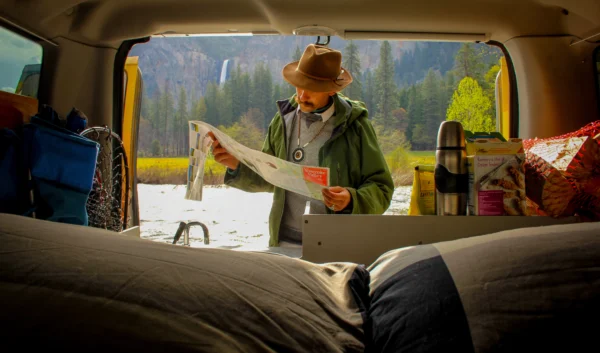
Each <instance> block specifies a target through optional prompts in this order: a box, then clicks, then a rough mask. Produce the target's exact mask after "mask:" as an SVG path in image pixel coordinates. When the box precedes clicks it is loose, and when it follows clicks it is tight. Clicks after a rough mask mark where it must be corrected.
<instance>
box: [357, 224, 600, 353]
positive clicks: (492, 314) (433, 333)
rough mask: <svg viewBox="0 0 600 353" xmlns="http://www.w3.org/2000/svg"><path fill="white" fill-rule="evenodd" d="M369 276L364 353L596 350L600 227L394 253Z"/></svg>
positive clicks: (519, 233) (537, 231)
mask: <svg viewBox="0 0 600 353" xmlns="http://www.w3.org/2000/svg"><path fill="white" fill-rule="evenodd" d="M368 270H369V272H370V275H371V281H370V297H371V302H370V308H369V311H368V319H367V321H366V323H365V333H366V334H367V342H366V345H367V347H366V351H367V352H543V351H564V352H567V351H568V352H575V351H577V352H579V351H581V352H584V351H589V350H590V349H592V348H591V347H596V346H597V343H596V340H597V337H596V336H597V333H596V331H597V327H598V326H597V325H595V324H593V322H595V321H596V320H597V317H598V315H600V223H588V224H581V223H580V224H569V225H556V226H548V227H537V228H523V229H516V230H511V231H505V232H500V233H496V234H491V235H485V236H479V237H472V238H466V239H461V240H456V241H449V242H443V243H437V244H431V245H423V246H417V247H410V248H403V249H398V250H393V251H390V252H388V253H386V254H384V255H382V256H381V257H380V258H379V259H377V260H376V261H375V262H374V263H373V264H372V265H371V266H369V268H368ZM588 347H590V348H588Z"/></svg>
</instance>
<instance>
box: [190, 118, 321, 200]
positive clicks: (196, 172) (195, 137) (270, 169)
mask: <svg viewBox="0 0 600 353" xmlns="http://www.w3.org/2000/svg"><path fill="white" fill-rule="evenodd" d="M189 128H190V153H189V160H190V161H189V166H188V175H187V180H188V183H187V192H186V195H185V198H186V199H187V200H198V201H200V200H202V186H203V179H204V162H205V160H206V157H207V155H208V154H209V153H210V147H211V145H212V143H213V139H212V138H211V137H210V136H209V135H208V133H209V132H210V131H212V133H213V134H214V135H215V137H216V138H217V139H218V140H219V142H220V144H221V146H223V147H224V148H225V149H227V151H228V152H229V153H231V155H233V156H234V157H235V158H237V159H238V160H239V161H240V162H241V163H244V164H245V165H246V166H248V168H250V169H252V170H253V171H254V172H255V173H257V174H259V175H260V176H261V177H262V178H263V179H265V180H266V181H268V182H269V183H271V184H273V185H274V186H277V187H280V188H282V189H286V190H288V191H292V192H295V193H298V194H301V195H304V196H307V197H311V198H314V199H317V200H323V195H322V194H321V190H322V189H323V188H327V187H329V168H321V167H309V166H302V165H299V164H295V163H292V162H288V161H285V160H283V159H280V158H277V157H274V156H271V155H269V154H266V153H263V152H260V151H256V150H253V149H251V148H248V147H246V146H244V145H242V144H240V143H238V142H237V141H235V140H234V139H232V138H231V137H229V136H227V135H226V134H224V133H223V132H221V131H220V130H219V129H217V128H215V127H214V126H212V125H210V124H207V123H205V122H203V121H190V122H189Z"/></svg>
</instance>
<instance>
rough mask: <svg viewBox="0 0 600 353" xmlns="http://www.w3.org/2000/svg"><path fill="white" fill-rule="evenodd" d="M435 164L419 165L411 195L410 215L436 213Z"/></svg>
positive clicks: (416, 169) (416, 168)
mask: <svg viewBox="0 0 600 353" xmlns="http://www.w3.org/2000/svg"><path fill="white" fill-rule="evenodd" d="M434 170H435V166H433V165H418V166H416V167H415V177H414V179H413V188H412V193H411V195H410V206H409V208H408V215H409V216H425V215H435V214H436V212H435V209H436V207H435V178H434Z"/></svg>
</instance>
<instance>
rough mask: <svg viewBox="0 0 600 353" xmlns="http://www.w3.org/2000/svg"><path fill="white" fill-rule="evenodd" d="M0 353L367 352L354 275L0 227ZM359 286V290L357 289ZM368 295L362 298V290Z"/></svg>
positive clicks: (62, 231)
mask: <svg viewBox="0 0 600 353" xmlns="http://www.w3.org/2000/svg"><path fill="white" fill-rule="evenodd" d="M0 244H2V245H1V248H0V322H2V328H1V330H0V350H2V351H5V352H6V351H12V350H7V349H2V348H8V347H11V346H12V347H15V348H18V349H19V351H29V350H32V349H40V351H41V350H42V349H43V351H46V350H47V349H48V348H50V347H54V348H57V349H58V351H60V352H65V351H77V352H100V351H103V352H136V351H143V352H159V351H162V352H167V351H168V352H192V351H201V352H360V351H362V350H363V349H364V345H363V342H364V333H363V330H362V324H363V317H362V315H363V314H364V307H362V306H360V305H359V304H358V303H357V302H356V301H355V299H354V297H355V293H353V289H352V288H351V286H350V285H349V283H350V282H351V281H352V280H353V278H362V280H360V281H362V282H365V278H366V277H368V274H367V273H366V270H365V269H364V268H361V267H357V265H354V264H349V263H337V264H327V265H316V264H312V263H308V262H306V261H302V260H298V259H292V258H288V257H286V256H281V255H274V254H266V253H248V252H236V251H231V250H219V249H195V248H184V247H181V246H175V245H169V244H163V243H156V242H150V241H146V240H142V239H137V238H130V237H126V236H121V235H117V234H115V233H110V232H107V231H102V230H98V229H93V228H85V227H80V226H73V225H66V224H58V223H51V222H46V221H39V220H33V219H30V218H24V217H17V216H11V215H0ZM360 281H359V282H360ZM365 290H366V289H365Z"/></svg>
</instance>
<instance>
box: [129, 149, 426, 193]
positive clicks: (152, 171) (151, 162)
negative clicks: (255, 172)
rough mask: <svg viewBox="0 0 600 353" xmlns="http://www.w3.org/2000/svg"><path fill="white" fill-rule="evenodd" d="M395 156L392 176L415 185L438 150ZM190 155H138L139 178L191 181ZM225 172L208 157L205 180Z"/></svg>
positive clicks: (398, 182) (156, 181)
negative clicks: (418, 168)
mask: <svg viewBox="0 0 600 353" xmlns="http://www.w3.org/2000/svg"><path fill="white" fill-rule="evenodd" d="M391 159H392V156H386V160H388V165H394V168H391V169H392V170H391V173H392V176H393V177H394V183H395V184H396V186H400V185H411V184H412V178H413V170H414V167H415V166H417V165H423V164H432V165H433V164H435V152H434V151H410V152H408V158H407V159H406V160H404V159H402V160H401V163H400V164H398V163H392V161H391ZM187 168H188V158H187V157H177V158H138V160H137V179H138V183H143V184H185V183H187V176H186V175H187ZM224 175H225V167H223V166H222V165H221V164H219V163H217V162H215V161H214V160H213V159H207V160H206V165H205V171H204V183H205V184H206V185H216V184H222V183H223V178H224Z"/></svg>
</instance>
